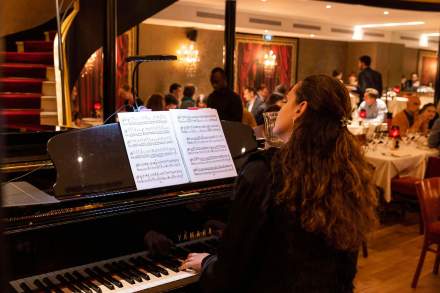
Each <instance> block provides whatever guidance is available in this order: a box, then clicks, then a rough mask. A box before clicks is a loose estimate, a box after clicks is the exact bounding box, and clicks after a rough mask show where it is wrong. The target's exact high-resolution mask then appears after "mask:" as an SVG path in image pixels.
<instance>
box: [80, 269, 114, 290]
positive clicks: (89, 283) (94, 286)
mask: <svg viewBox="0 0 440 293" xmlns="http://www.w3.org/2000/svg"><path fill="white" fill-rule="evenodd" d="M72 274H73V275H74V276H75V278H76V279H77V280H78V281H81V282H83V283H85V284H86V285H87V286H88V287H89V288H92V290H93V291H95V292H96V293H101V292H102V290H101V288H99V287H98V286H96V285H95V284H93V282H92V281H89V280H87V279H86V278H85V277H84V276H83V275H81V273H80V272H78V271H73V272H72ZM98 282H99V280H98ZM103 285H104V284H103ZM109 289H110V288H109Z"/></svg>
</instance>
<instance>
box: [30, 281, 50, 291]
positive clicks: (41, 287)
mask: <svg viewBox="0 0 440 293" xmlns="http://www.w3.org/2000/svg"><path fill="white" fill-rule="evenodd" d="M34 285H35V286H37V288H38V289H39V290H41V291H44V292H46V293H50V289H49V288H48V287H46V286H45V285H44V284H43V283H41V281H40V280H38V279H35V280H34Z"/></svg>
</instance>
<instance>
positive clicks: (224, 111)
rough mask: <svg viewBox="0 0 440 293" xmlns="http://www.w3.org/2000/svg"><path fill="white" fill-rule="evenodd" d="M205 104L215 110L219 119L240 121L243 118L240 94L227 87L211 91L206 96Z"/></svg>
mask: <svg viewBox="0 0 440 293" xmlns="http://www.w3.org/2000/svg"><path fill="white" fill-rule="evenodd" d="M207 105H208V108H213V109H216V110H217V112H218V116H219V117H220V120H228V121H238V122H241V120H242V118H243V104H242V102H241V98H240V96H239V95H237V94H236V93H234V92H233V91H232V90H231V89H229V88H227V87H225V88H221V89H218V90H215V91H213V92H212V93H211V94H210V95H209V96H208V100H207Z"/></svg>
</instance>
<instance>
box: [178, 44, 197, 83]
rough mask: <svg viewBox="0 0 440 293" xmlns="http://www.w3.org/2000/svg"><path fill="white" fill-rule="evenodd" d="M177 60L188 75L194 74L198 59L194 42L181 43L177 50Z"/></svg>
mask: <svg viewBox="0 0 440 293" xmlns="http://www.w3.org/2000/svg"><path fill="white" fill-rule="evenodd" d="M177 60H179V62H181V63H182V64H183V65H184V66H185V72H186V74H187V75H188V76H194V74H195V72H196V70H197V63H198V62H199V61H200V59H199V51H198V50H197V49H196V48H195V46H194V43H190V44H189V45H186V44H183V45H181V46H180V49H179V50H177Z"/></svg>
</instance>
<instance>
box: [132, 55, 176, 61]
mask: <svg viewBox="0 0 440 293" xmlns="http://www.w3.org/2000/svg"><path fill="white" fill-rule="evenodd" d="M175 60H177V56H176V55H138V56H136V55H135V56H128V57H127V58H125V61H126V62H154V61H175Z"/></svg>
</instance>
